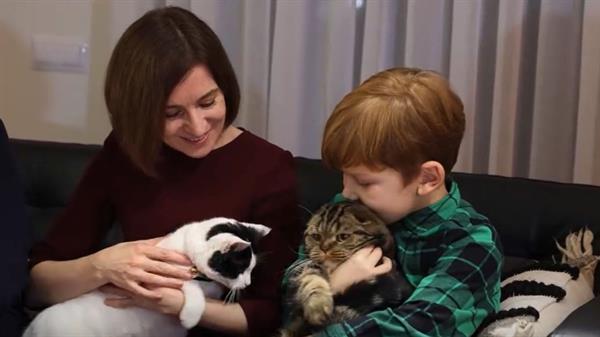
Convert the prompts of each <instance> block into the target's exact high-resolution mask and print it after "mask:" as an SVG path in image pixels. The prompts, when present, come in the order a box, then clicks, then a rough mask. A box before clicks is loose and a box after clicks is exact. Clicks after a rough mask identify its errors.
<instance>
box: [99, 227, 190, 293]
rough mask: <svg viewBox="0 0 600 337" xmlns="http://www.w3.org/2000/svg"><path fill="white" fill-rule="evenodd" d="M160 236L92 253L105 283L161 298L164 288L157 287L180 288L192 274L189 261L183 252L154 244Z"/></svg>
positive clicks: (124, 243) (120, 244)
mask: <svg viewBox="0 0 600 337" xmlns="http://www.w3.org/2000/svg"><path fill="white" fill-rule="evenodd" d="M160 240H162V238H155V239H151V240H141V241H132V242H123V243H119V244H117V245H114V246H112V247H108V248H106V249H103V250H101V251H99V252H97V253H95V254H94V255H93V257H92V265H93V267H94V269H95V270H96V271H97V272H98V275H99V277H100V278H101V279H102V280H103V281H105V283H112V284H113V285H115V286H117V287H118V288H121V289H123V290H127V291H129V292H131V293H133V294H135V295H137V296H143V297H146V298H151V299H160V298H161V296H162V295H163V292H161V291H159V290H157V289H156V288H157V287H166V288H173V289H179V288H181V286H182V285H183V281H184V280H189V279H191V278H192V275H191V273H190V271H189V267H191V266H192V263H191V261H190V260H189V259H188V258H187V257H186V256H185V255H184V254H182V253H179V252H176V251H174V250H169V249H165V248H160V247H156V244H157V243H158V242H159V241H160ZM174 264H177V265H180V266H177V265H174ZM182 266H183V268H182ZM152 288H154V290H152Z"/></svg>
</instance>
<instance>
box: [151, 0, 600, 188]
mask: <svg viewBox="0 0 600 337" xmlns="http://www.w3.org/2000/svg"><path fill="white" fill-rule="evenodd" d="M154 3H155V4H156V6H160V5H177V6H181V7H185V8H188V9H190V10H192V11H193V12H194V13H195V14H197V15H198V16H199V17H200V18H202V19H203V20H205V21H206V22H207V23H208V24H209V25H210V26H211V27H212V28H213V29H214V30H215V31H216V33H217V34H218V35H219V37H220V38H221V40H222V42H223V44H224V45H225V48H226V49H227V51H228V53H229V55H230V57H231V60H232V63H233V64H234V67H235V69H236V71H237V74H238V76H239V80H240V84H241V87H242V106H241V111H240V117H239V120H238V124H239V125H241V126H243V127H246V128H248V129H249V130H251V131H253V132H255V133H256V134H258V135H260V136H263V137H265V138H267V139H268V140H270V141H271V142H273V143H275V144H278V145H279V146H281V147H283V148H286V149H289V150H290V151H292V152H293V153H294V154H295V155H301V156H307V157H313V158H318V157H319V155H320V141H321V134H322V130H323V126H324V122H325V120H326V119H327V116H328V115H329V113H330V112H331V111H332V109H333V107H334V106H335V104H336V103H337V102H338V101H339V100H340V99H341V98H342V96H343V95H344V94H345V93H347V92H349V91H350V90H351V89H352V88H353V87H355V86H356V85H358V84H359V83H360V81H362V80H364V79H366V78H367V77H369V76H370V75H372V74H374V73H375V72H377V71H380V70H383V69H386V68H389V67H395V66H408V67H420V68H427V69H433V70H436V71H439V72H440V73H442V74H444V75H445V76H447V77H448V78H449V79H450V82H451V84H452V86H453V87H454V89H455V90H456V91H457V93H458V94H459V95H460V96H461V98H462V99H463V101H464V104H465V111H466V114H467V130H466V132H465V137H464V140H463V143H462V148H461V152H460V154H459V161H458V163H457V165H456V168H455V170H456V171H463V172H479V173H491V174H500V175H507V176H521V177H530V178H538V179H547V180H556V181H564V182H578V183H589V184H597V185H600V39H599V38H598V36H600V1H596V0H587V1H586V0H527V1H524V0H502V1H499V0H454V1H452V0H447V1H444V0H439V1H435V0H429V1H422V0H303V1H300V0H252V1H244V0H165V1H162V2H161V1H155V2H154Z"/></svg>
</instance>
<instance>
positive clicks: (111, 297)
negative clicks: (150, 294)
mask: <svg viewBox="0 0 600 337" xmlns="http://www.w3.org/2000/svg"><path fill="white" fill-rule="evenodd" d="M150 289H151V290H152V291H155V292H157V293H159V294H160V295H161V296H160V298H159V299H151V298H147V297H144V296H139V295H136V294H134V293H132V292H130V291H127V290H124V289H121V288H119V287H115V286H114V285H112V284H107V285H105V286H102V287H101V288H100V291H102V292H103V293H105V294H107V295H108V298H107V299H106V300H104V304H106V305H108V306H109V307H113V308H127V307H130V306H137V307H142V308H146V309H149V310H154V311H158V312H160V313H163V314H167V315H174V316H179V312H180V311H181V308H183V304H184V302H185V298H184V295H183V291H182V290H180V289H173V288H167V287H150Z"/></svg>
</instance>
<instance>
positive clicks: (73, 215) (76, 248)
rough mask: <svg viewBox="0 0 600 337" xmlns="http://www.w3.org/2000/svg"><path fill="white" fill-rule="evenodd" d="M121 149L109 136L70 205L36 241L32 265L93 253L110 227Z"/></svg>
mask: <svg viewBox="0 0 600 337" xmlns="http://www.w3.org/2000/svg"><path fill="white" fill-rule="evenodd" d="M116 151H118V149H117V144H116V141H115V140H114V139H113V138H112V136H109V138H107V140H106V141H105V143H104V146H103V148H102V149H101V150H100V152H99V153H98V154H96V156H95V157H94V158H93V159H92V161H91V162H90V163H89V164H88V166H87V167H86V170H85V171H84V173H83V176H82V178H81V179H80V181H79V183H78V184H77V187H76V188H75V191H74V192H73V193H72V194H71V196H70V198H69V202H68V203H67V206H66V207H65V208H64V209H63V210H62V211H61V213H60V214H59V215H58V217H57V218H56V219H55V220H54V222H53V223H52V226H51V227H50V229H49V231H48V232H47V233H46V235H45V237H44V239H43V240H41V241H40V242H37V243H35V244H34V246H33V248H32V250H31V252H30V254H29V267H30V268H32V267H33V266H35V265H36V264H38V263H40V262H42V261H46V260H54V261H65V260H72V259H76V258H79V257H82V256H86V255H89V254H91V253H93V252H94V251H95V250H96V249H97V248H98V247H99V245H100V242H101V240H102V238H103V236H104V234H105V233H106V232H107V230H108V229H109V228H110V225H111V223H112V221H113V210H112V207H111V204H110V197H109V192H110V177H111V170H110V168H111V166H112V165H111V162H112V164H113V165H114V162H115V160H114V156H115V153H116Z"/></svg>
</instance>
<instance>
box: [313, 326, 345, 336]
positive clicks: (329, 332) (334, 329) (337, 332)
mask: <svg viewBox="0 0 600 337" xmlns="http://www.w3.org/2000/svg"><path fill="white" fill-rule="evenodd" d="M317 337H348V335H347V334H346V330H344V328H343V327H342V325H341V324H333V325H330V326H328V327H327V328H326V329H325V330H323V331H321V332H320V333H319V334H318V335H317Z"/></svg>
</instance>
